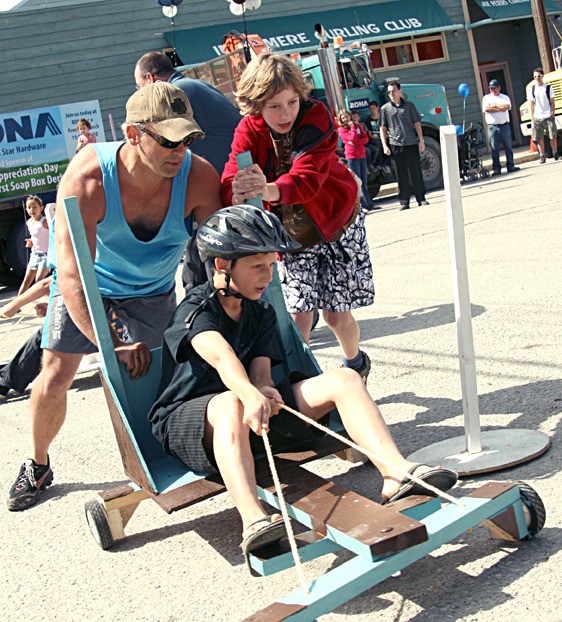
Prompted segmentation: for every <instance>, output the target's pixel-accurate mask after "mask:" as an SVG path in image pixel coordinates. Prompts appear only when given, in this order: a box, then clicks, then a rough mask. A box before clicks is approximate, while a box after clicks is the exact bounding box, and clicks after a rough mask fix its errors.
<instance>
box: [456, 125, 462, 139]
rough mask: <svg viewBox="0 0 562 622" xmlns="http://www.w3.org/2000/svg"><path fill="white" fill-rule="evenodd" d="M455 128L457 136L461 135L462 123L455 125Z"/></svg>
mask: <svg viewBox="0 0 562 622" xmlns="http://www.w3.org/2000/svg"><path fill="white" fill-rule="evenodd" d="M455 130H456V131H457V136H461V135H462V133H463V132H462V125H455Z"/></svg>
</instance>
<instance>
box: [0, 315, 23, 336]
mask: <svg viewBox="0 0 562 622" xmlns="http://www.w3.org/2000/svg"><path fill="white" fill-rule="evenodd" d="M16 315H21V317H20V318H18V319H17V320H16V321H15V322H13V323H12V324H10V325H9V326H8V328H7V329H6V330H5V331H4V335H8V334H9V333H11V332H12V331H13V330H14V328H15V327H16V326H17V325H18V324H19V323H20V322H21V321H22V320H25V318H26V317H28V315H29V312H25V313H22V312H21V311H19V312H18V313H16ZM14 317H15V316H12V317H4V318H2V319H3V320H11V319H13V318H14Z"/></svg>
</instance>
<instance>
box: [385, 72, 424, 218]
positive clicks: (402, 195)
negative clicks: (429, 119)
mask: <svg viewBox="0 0 562 622" xmlns="http://www.w3.org/2000/svg"><path fill="white" fill-rule="evenodd" d="M386 90H387V93H388V97H389V100H390V101H388V102H387V103H386V104H385V105H384V106H383V107H382V108H381V114H380V130H381V142H382V146H383V151H384V153H385V154H386V155H387V156H391V157H392V161H393V163H394V169H395V173H396V179H397V180H398V200H399V201H400V209H401V210H405V209H409V207H410V196H411V195H412V193H413V194H414V196H415V197H416V200H417V202H418V205H429V203H428V201H426V198H425V184H424V181H423V173H422V169H421V162H420V153H422V152H423V151H424V149H425V141H424V138H423V133H422V127H421V117H420V114H419V112H418V111H417V109H416V107H415V106H414V104H413V103H412V102H411V101H408V100H406V99H405V98H404V97H403V96H402V87H401V86H400V83H399V82H398V81H396V80H393V81H392V82H388V83H387V85H386Z"/></svg>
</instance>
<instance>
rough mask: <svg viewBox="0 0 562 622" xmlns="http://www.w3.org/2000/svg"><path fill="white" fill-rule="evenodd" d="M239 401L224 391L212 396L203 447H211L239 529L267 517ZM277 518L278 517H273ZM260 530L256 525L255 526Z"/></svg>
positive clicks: (247, 430) (248, 434)
mask: <svg viewBox="0 0 562 622" xmlns="http://www.w3.org/2000/svg"><path fill="white" fill-rule="evenodd" d="M243 414H244V411H243V407H242V404H241V402H240V400H238V398H237V397H236V396H235V395H234V393H232V392H230V391H227V392H226V393H221V394H220V395H217V396H215V397H214V398H213V399H212V400H211V401H210V402H209V404H208V406H207V425H206V426H205V447H206V448H207V451H209V448H212V452H213V453H214V456H215V460H216V463H217V466H218V469H219V472H220V474H221V477H222V479H223V481H224V484H225V486H226V488H227V490H228V492H229V493H230V495H231V496H232V500H233V501H234V505H235V506H236V509H237V510H238V512H239V513H240V516H241V518H242V530H243V531H245V530H246V529H247V528H248V526H249V525H251V524H252V523H254V522H255V521H257V520H259V519H260V518H264V517H265V516H267V513H266V512H265V511H264V509H263V507H262V505H261V503H260V500H259V499H258V493H257V488H256V475H255V466H254V457H253V455H252V451H251V449H250V428H249V427H248V426H247V425H245V424H244V423H243V422H242V417H243ZM276 516H277V517H278V518H279V519H280V518H281V516H280V515H276ZM256 529H259V526H256Z"/></svg>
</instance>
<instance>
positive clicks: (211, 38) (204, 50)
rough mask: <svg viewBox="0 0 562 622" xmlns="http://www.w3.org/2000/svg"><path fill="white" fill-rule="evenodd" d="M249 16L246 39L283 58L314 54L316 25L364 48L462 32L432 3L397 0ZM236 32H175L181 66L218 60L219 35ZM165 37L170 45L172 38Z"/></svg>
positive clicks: (231, 26) (237, 25) (222, 27)
mask: <svg viewBox="0 0 562 622" xmlns="http://www.w3.org/2000/svg"><path fill="white" fill-rule="evenodd" d="M180 9H181V7H180ZM225 11H226V9H225ZM250 13H251V12H249V13H247V14H246V22H247V31H248V34H257V35H259V36H260V37H261V38H262V39H263V40H264V41H265V43H266V44H267V45H268V46H269V47H271V48H274V49H275V51H277V52H282V53H285V52H297V51H300V52H303V51H308V50H314V49H316V48H317V47H318V38H317V37H316V34H315V31H314V24H317V23H320V24H322V25H323V26H324V29H325V30H326V31H327V33H328V36H329V37H336V36H342V37H343V38H344V40H345V41H348V42H349V41H357V40H360V41H361V42H364V43H369V42H372V41H380V40H381V39H384V40H387V39H396V38H399V37H408V36H411V35H420V34H430V33H433V32H442V31H444V30H460V29H463V28H464V24H453V23H452V21H451V19H450V18H449V16H448V15H447V13H445V11H444V10H443V8H442V7H441V5H440V4H439V2H437V0H416V2H413V1H412V0H397V1H395V2H383V3H380V4H379V3H377V4H370V5H366V6H358V7H354V8H351V7H349V8H346V9H335V10H333V11H314V12H312V13H301V14H299V15H290V16H286V17H271V18H264V19H254V15H251V14H250ZM241 29H242V19H239V20H238V21H236V22H229V23H225V24H219V25H214V26H206V27H204V28H189V29H187V30H179V31H176V32H175V47H176V49H177V51H178V54H179V57H180V58H181V60H182V61H183V63H185V64H186V65H195V64H198V63H202V62H204V61H207V60H210V59H212V58H215V57H216V56H219V55H220V54H221V51H220V45H221V43H222V38H223V36H224V35H225V34H226V33H227V32H228V31H229V30H238V31H239V30H241ZM165 34H166V38H167V39H168V41H169V42H170V43H171V44H172V46H174V33H172V32H166V33H165Z"/></svg>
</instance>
